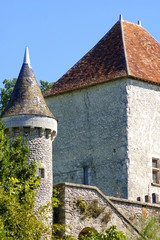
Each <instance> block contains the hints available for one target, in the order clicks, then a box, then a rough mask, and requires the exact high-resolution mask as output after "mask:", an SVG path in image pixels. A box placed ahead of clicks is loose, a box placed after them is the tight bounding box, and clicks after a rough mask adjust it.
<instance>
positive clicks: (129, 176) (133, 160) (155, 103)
mask: <svg viewBox="0 0 160 240" xmlns="http://www.w3.org/2000/svg"><path fill="white" fill-rule="evenodd" d="M46 101H47V104H48V106H49V108H50V109H51V111H52V112H54V114H55V116H56V117H57V119H58V121H59V134H58V137H57V139H56V141H55V142H54V144H53V148H54V156H53V158H54V169H53V171H54V182H55V183H58V182H65V181H67V182H73V183H84V172H83V171H84V170H83V168H84V167H87V168H88V184H89V185H95V186H97V187H98V188H99V189H101V190H102V191H103V192H104V193H105V194H106V195H107V196H114V197H117V196H120V197H122V198H127V199H130V200H137V198H141V199H142V200H143V201H145V197H146V198H147V197H148V196H149V198H151V197H152V194H157V195H160V184H159V182H157V184H153V179H152V158H153V157H154V158H155V157H156V158H157V159H160V141H159V138H160V110H159V109H160V87H159V86H157V85H153V84H150V83H146V82H143V81H138V80H132V79H123V80H116V81H111V82H107V83H104V84H99V85H96V86H92V87H89V88H87V87H86V88H85V89H82V90H79V91H73V92H69V93H65V94H60V95H58V96H54V97H50V98H47V99H46ZM158 162H159V168H160V161H158ZM159 179H160V171H159ZM157 201H158V200H157Z"/></svg>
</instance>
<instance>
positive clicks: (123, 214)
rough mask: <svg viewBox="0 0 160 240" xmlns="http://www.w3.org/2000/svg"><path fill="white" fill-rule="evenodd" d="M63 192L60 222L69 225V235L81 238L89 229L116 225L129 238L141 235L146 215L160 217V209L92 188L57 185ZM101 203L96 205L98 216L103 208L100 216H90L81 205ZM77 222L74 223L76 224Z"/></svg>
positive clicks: (69, 184) (97, 229) (61, 192)
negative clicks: (80, 235) (143, 218)
mask: <svg viewBox="0 0 160 240" xmlns="http://www.w3.org/2000/svg"><path fill="white" fill-rule="evenodd" d="M55 187H56V188H57V189H58V191H59V192H60V200H61V205H60V208H59V222H60V223H65V224H66V226H67V234H71V235H72V236H75V237H78V236H79V234H80V233H81V232H83V231H84V230H86V229H94V230H96V231H104V230H105V229H106V228H108V227H110V226H112V225H116V226H117V229H118V230H122V231H123V232H125V233H126V234H127V236H128V237H129V239H135V238H136V236H137V235H138V232H139V229H140V226H141V220H142V216H143V217H146V216H149V215H150V214H152V215H153V213H154V214H156V216H157V217H160V206H159V205H155V204H154V205H153V204H147V203H140V202H134V201H129V200H125V199H118V198H108V197H106V196H105V195H104V194H103V193H102V192H101V191H100V190H99V189H97V188H96V187H91V186H84V185H79V184H71V183H64V184H58V185H56V186H55ZM95 200H97V201H98V207H96V205H95V206H94V213H96V211H98V209H101V211H100V214H99V215H98V216H95V215H94V217H93V216H91V215H90V216H86V215H85V214H84V213H83V211H81V210H82V209H81V208H80V207H79V205H78V204H77V202H78V201H80V202H81V201H84V202H85V204H87V206H88V207H89V206H91V205H93V203H94V202H95ZM73 223H74V224H73Z"/></svg>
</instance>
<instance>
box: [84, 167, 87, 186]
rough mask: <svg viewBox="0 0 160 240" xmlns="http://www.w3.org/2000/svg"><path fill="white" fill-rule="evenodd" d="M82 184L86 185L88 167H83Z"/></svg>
mask: <svg viewBox="0 0 160 240" xmlns="http://www.w3.org/2000/svg"><path fill="white" fill-rule="evenodd" d="M83 184H85V185H88V167H83Z"/></svg>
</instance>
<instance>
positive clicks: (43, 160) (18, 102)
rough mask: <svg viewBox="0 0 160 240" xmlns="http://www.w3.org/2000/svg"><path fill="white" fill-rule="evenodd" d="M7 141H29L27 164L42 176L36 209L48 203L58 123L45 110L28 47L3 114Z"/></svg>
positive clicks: (51, 188)
mask: <svg viewBox="0 0 160 240" xmlns="http://www.w3.org/2000/svg"><path fill="white" fill-rule="evenodd" d="M2 122H3V123H4V124H5V131H6V133H7V134H8V135H9V137H10V139H11V140H12V139H14V138H15V137H17V136H19V135H21V136H24V139H27V140H28V147H29V150H30V154H29V161H32V160H35V161H37V162H38V167H39V174H40V177H41V184H40V188H39V190H38V193H37V198H36V208H38V207H39V206H41V205H46V204H47V203H48V202H50V201H51V197H52V190H53V172H52V142H53V141H54V139H55V137H56V134H57V121H56V119H55V118H54V116H53V114H52V113H51V112H50V110H49V109H48V107H47V105H46V102H45V100H44V98H43V96H42V93H41V90H40V88H39V85H38V83H37V80H36V78H35V75H34V72H33V70H32V67H31V64H30V58H29V53H28V48H26V49H25V55H24V61H23V64H22V68H21V70H20V73H19V76H18V79H17V82H16V85H15V88H14V90H13V93H12V96H11V99H10V101H9V103H8V105H7V107H6V109H5V110H4V112H3V113H2Z"/></svg>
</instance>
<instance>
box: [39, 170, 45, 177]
mask: <svg viewBox="0 0 160 240" xmlns="http://www.w3.org/2000/svg"><path fill="white" fill-rule="evenodd" d="M39 175H40V177H41V178H44V168H39Z"/></svg>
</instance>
